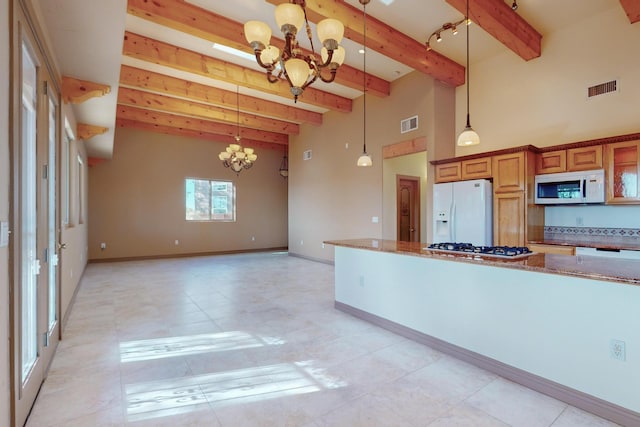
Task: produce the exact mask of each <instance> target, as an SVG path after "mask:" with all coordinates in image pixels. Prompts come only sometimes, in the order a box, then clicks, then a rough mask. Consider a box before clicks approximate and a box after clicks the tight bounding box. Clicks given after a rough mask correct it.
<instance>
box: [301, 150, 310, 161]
mask: <svg viewBox="0 0 640 427" xmlns="http://www.w3.org/2000/svg"><path fill="white" fill-rule="evenodd" d="M302 160H311V150H305V151H304V152H303V153H302Z"/></svg>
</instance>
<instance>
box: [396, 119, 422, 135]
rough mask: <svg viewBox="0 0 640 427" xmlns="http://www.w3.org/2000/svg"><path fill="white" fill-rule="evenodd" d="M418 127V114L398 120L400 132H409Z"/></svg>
mask: <svg viewBox="0 0 640 427" xmlns="http://www.w3.org/2000/svg"><path fill="white" fill-rule="evenodd" d="M416 129H418V116H413V117H409V118H408V119H404V120H401V121H400V133H407V132H411V131H412V130H416Z"/></svg>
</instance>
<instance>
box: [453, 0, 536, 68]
mask: <svg viewBox="0 0 640 427" xmlns="http://www.w3.org/2000/svg"><path fill="white" fill-rule="evenodd" d="M468 1H469V17H470V19H471V21H473V22H475V23H477V24H478V25H479V26H480V27H482V29H483V30H485V31H486V32H487V33H489V34H491V35H492V36H493V37H495V38H496V39H497V40H498V41H500V42H501V43H502V44H504V45H505V46H506V47H508V48H509V49H511V50H512V51H514V52H515V53H516V54H517V55H518V56H520V57H521V58H522V59H524V60H525V61H529V60H531V59H534V58H537V57H539V56H540V53H541V47H540V45H541V39H542V35H541V34H540V33H539V32H537V31H536V30H535V28H533V26H531V25H530V24H529V23H528V22H527V21H525V20H524V19H523V18H522V17H521V16H520V15H518V14H517V13H515V12H514V11H513V10H512V9H511V8H510V7H509V6H507V4H506V3H505V2H504V0H468ZM447 3H449V4H450V5H451V6H453V7H455V8H456V9H458V11H459V12H460V13H462V14H463V16H464V15H466V13H467V0H447Z"/></svg>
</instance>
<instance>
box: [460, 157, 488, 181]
mask: <svg viewBox="0 0 640 427" xmlns="http://www.w3.org/2000/svg"><path fill="white" fill-rule="evenodd" d="M491 176H492V171H491V157H483V158H481V159H473V160H463V161H462V180H467V179H483V178H491Z"/></svg>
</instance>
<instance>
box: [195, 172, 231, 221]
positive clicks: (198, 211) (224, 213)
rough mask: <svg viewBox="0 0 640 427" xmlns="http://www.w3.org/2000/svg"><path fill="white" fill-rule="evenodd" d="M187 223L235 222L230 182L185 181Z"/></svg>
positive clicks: (198, 179)
mask: <svg viewBox="0 0 640 427" xmlns="http://www.w3.org/2000/svg"><path fill="white" fill-rule="evenodd" d="M185 219H186V220H187V221H235V220H236V197H235V185H234V184H233V182H231V181H215V180H209V179H201V178H186V179H185Z"/></svg>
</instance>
